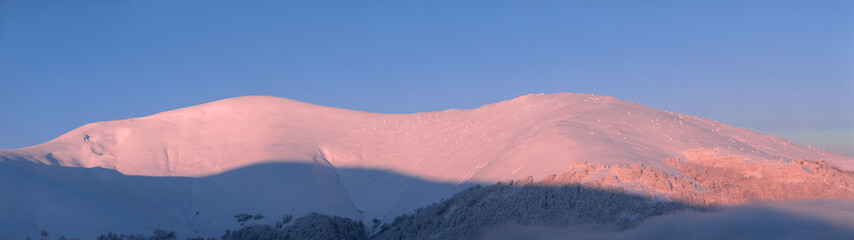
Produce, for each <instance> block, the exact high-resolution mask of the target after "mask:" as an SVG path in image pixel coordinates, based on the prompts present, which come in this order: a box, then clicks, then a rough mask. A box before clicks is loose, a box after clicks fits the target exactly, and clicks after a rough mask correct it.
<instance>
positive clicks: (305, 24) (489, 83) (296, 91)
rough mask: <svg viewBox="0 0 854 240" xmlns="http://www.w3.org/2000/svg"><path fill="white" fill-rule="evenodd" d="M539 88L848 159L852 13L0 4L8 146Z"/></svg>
mask: <svg viewBox="0 0 854 240" xmlns="http://www.w3.org/2000/svg"><path fill="white" fill-rule="evenodd" d="M541 92H545V93H556V92H583V93H594V94H601V95H610V96H615V97H618V98H622V99H626V100H630V101H633V102H637V103H641V104H644V105H647V106H650V107H654V108H659V109H664V110H669V111H675V112H681V113H687V114H692V115H698V116H701V117H706V118H711V119H715V120H718V121H722V122H724V123H728V124H731V125H735V126H740V127H745V128H750V129H755V130H759V131H763V132H772V133H778V134H782V135H784V136H788V137H791V138H797V139H794V140H795V141H796V142H801V143H806V144H813V145H819V146H826V147H828V148H832V149H831V150H833V151H836V152H840V151H848V153H849V154H852V153H854V1H708V2H699V1H644V2H642V3H641V2H640V1H275V2H264V1H256V2H251V3H250V2H246V1H232V2H226V1H104V0H100V1H85V2H84V1H75V2H72V1H38V0H37V1H8V0H0V148H17V147H24V146H29V145H34V144H38V143H42V142H45V141H48V140H50V139H53V138H55V137H57V136H59V135H61V134H63V133H65V132H67V131H70V130H72V129H74V128H76V127H79V126H81V125H84V124H86V123H90V122H95V121H106V120H116V119H125V118H131V117H139V116H145V115H150V114H154V113H158V112H162V111H166V110H171V109H176V108H181V107H186V106H191V105H195V104H200V103H205V102H209V101H214V100H219V99H223V98H228V97H236V96H245V95H272V96H278V97H285V98H291V99H296V100H300V101H306V102H310V103H315V104H320V105H326V106H333V107H339V108H348V109H356V110H362V111H369V112H382V113H412V112H423V111H438V110H444V109H449V108H457V109H467V108H475V107H478V106H481V105H484V104H489V103H494V102H498V101H502V100H507V99H512V98H514V97H517V96H520V95H524V94H528V93H541ZM825 135H827V136H825Z"/></svg>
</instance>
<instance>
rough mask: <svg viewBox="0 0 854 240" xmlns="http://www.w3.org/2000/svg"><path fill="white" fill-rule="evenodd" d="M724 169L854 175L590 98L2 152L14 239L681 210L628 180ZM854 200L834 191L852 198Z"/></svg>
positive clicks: (195, 123) (228, 117)
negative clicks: (542, 193) (560, 203)
mask: <svg viewBox="0 0 854 240" xmlns="http://www.w3.org/2000/svg"><path fill="white" fill-rule="evenodd" d="M698 154H699V155H698ZM706 155H708V156H706ZM718 157H721V158H737V159H738V161H739V164H740V163H744V164H752V165H749V166H772V167H773V166H788V165H787V164H794V163H795V162H798V161H800V160H811V161H814V162H820V163H821V164H822V166H826V167H829V168H832V169H836V170H838V171H841V172H843V174H844V172H846V171H852V170H854V158H851V157H848V156H844V155H841V154H838V153H832V152H827V151H824V150H820V149H816V148H813V147H808V146H802V145H798V144H793V143H791V142H789V141H788V140H786V139H783V138H780V137H777V136H773V135H768V134H761V133H757V132H754V131H751V130H747V129H743V128H738V127H733V126H729V125H726V124H723V123H720V122H716V121H713V120H708V119H703V118H699V117H695V116H690V115H684V114H679V113H673V112H666V111H660V110H656V109H652V108H649V107H645V106H642V105H639V104H635V103H631V102H627V101H623V100H619V99H617V98H613V97H605V96H597V95H590V94H569V93H563V94H549V95H546V94H533V95H527V96H522V97H519V98H516V99H513V100H509V101H504V102H499V103H495V104H490V105H485V106H482V107H479V108H476V109H470V110H446V111H441V112H428V113H416V114H375V113H366V112H359V111H351V110H344V109H336V108H330V107H323V106H317V105H312V104H308V103H303V102H298V101H293V100H288V99H283V98H277V97H266V96H250V97H239V98H231V99H225V100H220V101H216V102H211V103H207V104H202V105H198V106H192V107H187V108H183V109H178V110H173V111H168V112H164V113H159V114H155V115H151V116H147V117H141V118H133V119H127V120H117V121H108V122H97V123H92V124H88V125H85V126H82V127H80V128H78V129H75V130H73V131H71V132H68V133H66V134H64V135H62V136H60V137H58V138H56V139H54V140H52V141H49V142H47V143H44V144H40V145H36V146H32V147H27V148H21V149H13V150H0V173H2V175H0V210H2V214H0V215H2V217H0V230H2V231H0V232H2V233H0V238H2V239H6V238H7V237H8V238H10V239H18V238H21V237H22V236H27V235H29V236H36V235H37V234H38V231H39V230H42V229H47V230H50V231H53V232H63V233H67V234H69V235H73V236H78V237H83V238H91V237H93V236H95V234H98V233H104V232H107V231H114V232H150V230H151V229H153V228H155V227H160V228H170V229H173V230H176V231H178V233H179V234H183V235H185V236H191V235H203V236H218V235H219V234H222V231H223V229H225V228H229V227H234V225H235V223H234V221H233V219H232V216H233V215H234V214H237V213H244V212H246V213H250V214H254V213H261V214H265V215H268V216H272V217H274V218H275V217H278V216H281V215H282V214H294V215H297V216H299V215H305V214H307V213H309V212H312V211H314V212H320V213H326V214H334V215H339V216H344V217H349V218H353V219H361V220H364V221H366V222H368V221H370V220H372V219H374V218H376V219H380V220H383V221H389V220H390V219H389V218H393V217H395V216H397V215H399V214H402V213H405V212H409V211H411V210H413V209H415V208H417V207H423V206H426V205H428V204H430V203H433V202H437V201H438V200H440V199H442V198H446V197H449V196H451V195H452V194H454V193H456V192H459V191H461V190H463V189H464V188H466V187H467V186H469V185H472V184H482V183H487V184H492V183H495V182H500V181H508V180H514V179H525V178H530V179H544V178H547V179H548V178H549V177H551V179H552V180H554V177H555V176H556V175H557V174H565V173H572V172H577V171H579V169H585V170H584V171H586V172H585V174H584V175H583V177H582V178H578V179H577V180H578V181H582V182H583V181H594V182H596V181H598V182H599V183H604V184H611V185H614V186H617V187H623V188H626V189H628V190H631V191H639V192H640V193H643V192H644V191H646V192H648V193H650V194H654V195H656V196H659V195H660V196H664V197H671V195H670V194H676V191H670V192H668V191H666V190H662V188H660V187H659V188H656V187H654V186H650V185H653V184H650V183H649V181H640V180H637V181H635V180H633V178H627V177H625V175H621V174H624V173H625V171H623V170H625V169H629V168H628V166H631V165H632V164H635V166H638V165H640V166H643V167H646V168H650V169H654V170H657V171H661V172H662V173H666V175H667V176H669V177H671V178H674V179H677V180H678V179H680V178H683V179H688V180H686V181H693V182H690V183H687V184H689V185H692V184H693V185H696V187H693V186H692V187H691V188H690V191H695V192H705V191H708V189H707V188H711V187H712V186H704V185H703V183H704V180H700V179H692V176H695V175H692V174H691V173H689V172H683V170H686V169H691V170H690V171H692V172H695V170H696V169H695V168H696V166H693V165H688V168H686V167H685V164H682V165H679V164H677V163H674V162H678V161H688V162H689V163H690V162H691V161H700V160H702V159H708V158H718ZM668 159H669V160H668ZM674 159H676V160H674ZM712 165H714V164H712ZM702 166H707V165H702ZM702 166H701V168H702ZM709 166H711V165H709ZM714 166H717V165H714ZM799 166H800V165H799ZM620 167H622V168H620ZM691 167H694V168H691ZM753 168H755V167H753ZM614 169H617V170H614ZM619 169H623V170H619ZM630 170H631V169H630ZM836 170H834V171H836ZM754 172H756V174H759V173H760V172H761V171H759V170H755V171H754ZM750 174H754V173H753V172H751V173H750ZM664 175H665V174H662V178H663V177H664ZM766 175H767V176H774V175H771V174H769V173H766ZM656 176H658V175H656ZM751 176H753V175H751ZM845 176H848V175H845ZM608 177H611V178H613V179H615V180H607V179H608ZM753 177H754V178H756V176H753ZM759 178H761V175H760V176H759ZM603 179H604V180H603ZM694 180H696V181H694ZM669 184H670V185H671V188H673V187H672V185H673V183H669ZM851 185H854V183H852V184H851ZM713 190H714V189H713ZM848 190H850V189H849V187H848V186H846V187H845V188H844V189H843V190H832V191H831V190H828V192H833V193H836V192H840V191H843V193H842V195H839V196H842V197H843V198H845V197H847V196H849V195H846V194H850V193H849V192H848ZM679 194H683V193H679ZM680 196H682V195H680ZM833 196H836V195H833ZM839 196H836V197H839ZM816 197H817V198H821V197H826V196H820V195H819V196H816ZM709 199H711V198H709ZM714 199H720V196H716V198H714ZM714 199H713V200H714ZM714 202H722V203H731V202H733V201H724V200H714ZM735 202H738V201H735ZM268 220H269V221H275V220H274V219H268ZM262 221H263V220H262Z"/></svg>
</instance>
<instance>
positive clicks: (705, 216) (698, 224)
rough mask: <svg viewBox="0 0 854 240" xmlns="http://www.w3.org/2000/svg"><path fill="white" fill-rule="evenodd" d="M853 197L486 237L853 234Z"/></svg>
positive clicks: (506, 230) (510, 229) (516, 229)
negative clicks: (620, 225)
mask: <svg viewBox="0 0 854 240" xmlns="http://www.w3.org/2000/svg"><path fill="white" fill-rule="evenodd" d="M852 237H854V201H852V200H809V201H797V202H788V203H771V204H762V205H749V206H739V207H733V208H728V209H722V210H719V211H715V212H711V213H696V212H679V213H673V214H668V215H664V216H659V217H652V218H649V219H647V220H645V221H644V222H642V223H641V224H639V225H638V226H636V227H633V228H630V229H627V230H616V228H615V227H613V226H608V225H580V226H573V227H569V228H561V229H558V228H542V227H529V226H518V225H514V226H504V227H502V228H499V229H494V230H492V231H490V232H488V233H487V234H486V235H485V238H487V239H503V240H511V239H512V240H515V239H520V240H521V239H525V240H532V239H615V240H616V239H851V238H852Z"/></svg>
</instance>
